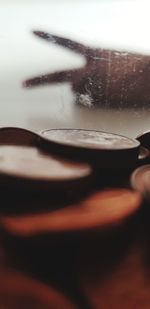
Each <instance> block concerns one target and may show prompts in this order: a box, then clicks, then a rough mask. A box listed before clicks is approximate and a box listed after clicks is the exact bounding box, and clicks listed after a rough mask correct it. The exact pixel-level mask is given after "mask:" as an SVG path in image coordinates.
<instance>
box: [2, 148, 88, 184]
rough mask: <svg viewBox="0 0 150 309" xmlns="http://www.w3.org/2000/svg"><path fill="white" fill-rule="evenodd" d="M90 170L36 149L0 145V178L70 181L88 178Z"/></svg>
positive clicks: (85, 166)
mask: <svg viewBox="0 0 150 309" xmlns="http://www.w3.org/2000/svg"><path fill="white" fill-rule="evenodd" d="M90 173H91V168H90V166H89V165H87V164H78V163H74V162H68V161H65V160H61V159H58V158H56V157H54V156H50V155H49V154H47V153H44V152H41V151H40V150H38V148H36V147H32V146H30V147H27V146H19V145H0V176H2V175H5V176H10V177H15V178H22V179H28V180H32V181H49V182H50V181H53V182H57V181H63V182H64V181H71V180H77V179H81V178H85V177H87V176H89V175H90Z"/></svg>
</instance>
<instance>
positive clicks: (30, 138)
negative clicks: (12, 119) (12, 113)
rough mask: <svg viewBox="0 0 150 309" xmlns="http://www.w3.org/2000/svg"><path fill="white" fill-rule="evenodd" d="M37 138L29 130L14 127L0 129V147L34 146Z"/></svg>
mask: <svg viewBox="0 0 150 309" xmlns="http://www.w3.org/2000/svg"><path fill="white" fill-rule="evenodd" d="M38 139H39V136H38V135H37V134H36V133H34V132H32V131H29V130H26V129H23V128H16V127H2V128H0V145H28V146H29V145H32V146H33V145H35V144H37V141H38Z"/></svg>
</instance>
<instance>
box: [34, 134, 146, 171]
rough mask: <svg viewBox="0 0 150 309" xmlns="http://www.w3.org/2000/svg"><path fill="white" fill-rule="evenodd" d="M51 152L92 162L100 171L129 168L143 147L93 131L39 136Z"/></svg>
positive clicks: (116, 136) (129, 140)
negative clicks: (107, 168) (105, 168)
mask: <svg viewBox="0 0 150 309" xmlns="http://www.w3.org/2000/svg"><path fill="white" fill-rule="evenodd" d="M40 136H41V143H42V144H44V142H45V146H46V147H47V148H49V150H50V151H54V152H55V153H61V154H62V155H64V156H71V157H72V156H73V157H74V158H76V159H82V160H85V161H91V162H92V163H94V164H96V165H98V166H100V167H126V166H128V165H131V164H133V162H134V161H135V160H136V159H137V157H138V149H139V145H140V143H139V142H138V141H137V140H135V139H130V138H127V137H125V136H121V135H117V134H113V133H107V132H102V131H94V130H82V129H51V130H44V131H42V132H41V134H40Z"/></svg>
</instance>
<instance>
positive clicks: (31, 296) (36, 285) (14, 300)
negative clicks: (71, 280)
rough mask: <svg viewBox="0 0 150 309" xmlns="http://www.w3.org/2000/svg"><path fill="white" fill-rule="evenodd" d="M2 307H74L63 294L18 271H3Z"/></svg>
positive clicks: (71, 308)
mask: <svg viewBox="0 0 150 309" xmlns="http://www.w3.org/2000/svg"><path fill="white" fill-rule="evenodd" d="M0 308H2V309H3V308H4V309H27V308H36V309H49V308H56V309H60V308H63V309H73V308H76V306H75V305H73V304H72V303H71V302H70V301H69V300H68V299H67V298H66V297H65V296H64V295H63V294H61V293H60V292H58V291H57V290H55V289H53V288H52V287H49V286H48V285H46V284H44V283H40V282H38V281H37V280H34V279H31V278H29V277H27V276H25V275H23V274H21V273H19V272H16V271H11V270H9V271H1V276H0Z"/></svg>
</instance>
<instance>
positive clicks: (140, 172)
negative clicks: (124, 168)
mask: <svg viewBox="0 0 150 309" xmlns="http://www.w3.org/2000/svg"><path fill="white" fill-rule="evenodd" d="M131 186H132V187H133V188H134V189H135V190H137V191H139V192H141V193H142V194H143V195H146V196H147V195H148V194H150V164H147V165H144V166H141V167H139V168H137V169H136V170H135V171H134V172H133V173H132V175H131Z"/></svg>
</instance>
